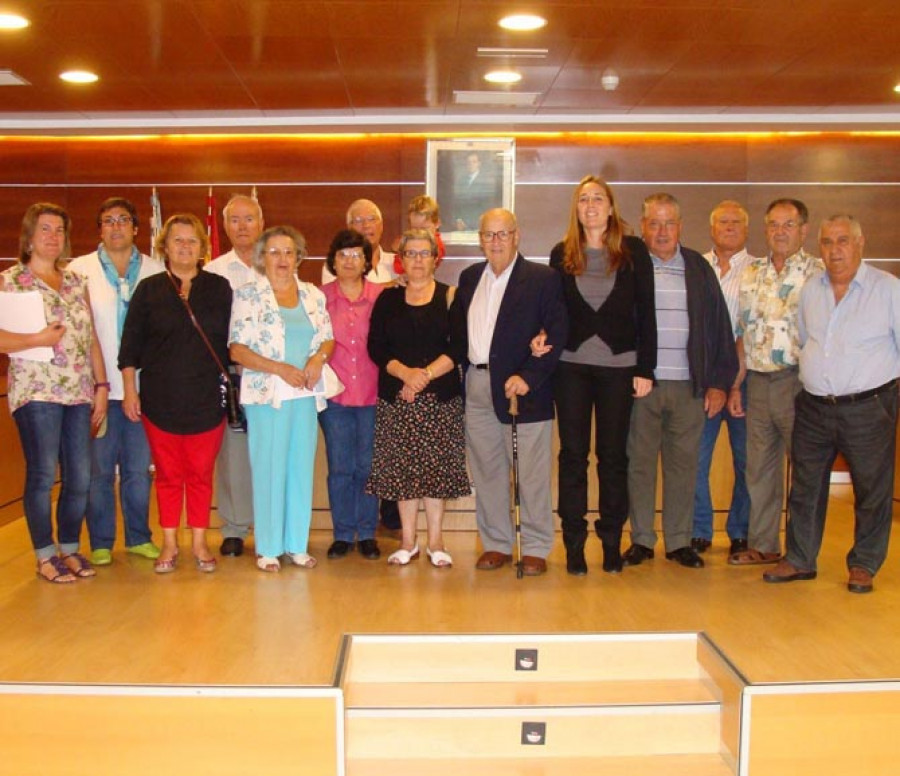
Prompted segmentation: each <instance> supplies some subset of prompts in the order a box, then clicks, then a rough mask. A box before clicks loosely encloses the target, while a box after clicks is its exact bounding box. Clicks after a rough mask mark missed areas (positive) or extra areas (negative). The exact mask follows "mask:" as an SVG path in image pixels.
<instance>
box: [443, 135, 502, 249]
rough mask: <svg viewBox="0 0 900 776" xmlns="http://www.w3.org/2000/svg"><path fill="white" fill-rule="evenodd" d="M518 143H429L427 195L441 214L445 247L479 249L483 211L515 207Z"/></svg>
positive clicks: (468, 141)
mask: <svg viewBox="0 0 900 776" xmlns="http://www.w3.org/2000/svg"><path fill="white" fill-rule="evenodd" d="M515 165H516V141H515V140H511V139H496V140H495V139H490V140H466V139H459V140H429V141H428V165H427V169H426V191H427V193H428V195H429V196H431V197H434V198H435V199H436V200H437V202H438V205H439V206H440V208H441V236H442V237H443V239H444V242H445V243H446V244H447V245H478V219H479V218H480V216H481V214H482V213H483V212H484V211H485V210H489V209H490V208H495V207H503V208H506V209H507V210H512V209H513V207H514V194H515V186H514V183H513V176H514V173H515Z"/></svg>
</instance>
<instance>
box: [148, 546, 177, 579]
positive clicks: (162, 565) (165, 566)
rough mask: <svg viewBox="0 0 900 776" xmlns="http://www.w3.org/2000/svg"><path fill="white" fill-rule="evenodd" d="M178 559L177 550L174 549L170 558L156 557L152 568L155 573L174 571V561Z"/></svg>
mask: <svg viewBox="0 0 900 776" xmlns="http://www.w3.org/2000/svg"><path fill="white" fill-rule="evenodd" d="M177 560H178V551H177V550H176V552H175V554H174V555H173V556H172V557H171V558H166V559H165V560H163V559H162V558H157V559H156V560H155V561H153V570H154V571H155V572H156V573H157V574H171V573H172V572H173V571H175V562H176V561H177Z"/></svg>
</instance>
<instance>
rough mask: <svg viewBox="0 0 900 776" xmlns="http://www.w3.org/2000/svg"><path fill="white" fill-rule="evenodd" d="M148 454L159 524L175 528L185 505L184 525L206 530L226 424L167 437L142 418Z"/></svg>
mask: <svg viewBox="0 0 900 776" xmlns="http://www.w3.org/2000/svg"><path fill="white" fill-rule="evenodd" d="M142 420H143V422H144V430H145V431H146V432H147V441H148V442H149V443H150V453H151V454H152V455H153V463H154V465H155V466H156V500H157V502H158V505H159V524H160V525H161V526H162V527H163V528H178V527H179V526H180V525H181V513H182V510H183V509H184V507H185V504H187V524H188V526H190V527H191V528H209V510H210V508H211V507H212V492H213V472H214V471H215V467H216V456H217V455H218V454H219V448H220V447H221V446H222V436H223V435H224V433H225V421H224V420H223V421H222V422H221V423H220V424H219V425H218V426H216V427H215V428H214V429H211V430H210V431H204V432H202V433H200V434H170V433H169V432H168V431H163V430H162V429H161V428H159V427H158V426H154V425H153V424H152V423H151V422H150V421H149V420H147V416H146V415H144V416H143V418H142Z"/></svg>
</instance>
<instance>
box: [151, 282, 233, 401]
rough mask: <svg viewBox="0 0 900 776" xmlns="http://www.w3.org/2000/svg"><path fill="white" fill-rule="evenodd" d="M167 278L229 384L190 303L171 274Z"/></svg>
mask: <svg viewBox="0 0 900 776" xmlns="http://www.w3.org/2000/svg"><path fill="white" fill-rule="evenodd" d="M166 274H167V275H168V276H169V281H170V282H171V283H172V288H174V289H175V293H176V294H177V295H178V298H179V299H180V300H181V303H182V304H183V305H184V309H185V310H187V314H188V315H189V316H190V318H191V323H192V324H194V328H195V329H196V330H197V333H198V334H199V335H200V338H201V339H202V340H203V344H204V345H206V349H207V350H208V351H209V355H211V356H212V357H213V361H215V362H216V366H217V367H218V368H219V372H221V373H222V377H223V379H224V380H225V382H226V383H229V384H230V383H231V377H230V376H229V374H228V370H227V369H226V368H225V367H224V366H222V360H221V359H220V358H219V357H218V356H217V355H216V351H215V349H214V348H213V346H212V343H211V342H210V341H209V337H207V336H206V332H205V331H203V327H202V326H201V325H200V322H199V321H198V320H197V316H196V315H194V311H193V310H192V309H191V305H190V302H188V300H187V297H185V295H184V294H182V293H181V289H179V288H178V284H177V283H176V282H175V278H173V277H172V273H171V272H166Z"/></svg>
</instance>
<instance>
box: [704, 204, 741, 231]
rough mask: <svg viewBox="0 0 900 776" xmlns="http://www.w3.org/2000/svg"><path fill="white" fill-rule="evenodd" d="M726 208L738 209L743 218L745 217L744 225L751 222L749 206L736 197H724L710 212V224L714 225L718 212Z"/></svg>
mask: <svg viewBox="0 0 900 776" xmlns="http://www.w3.org/2000/svg"><path fill="white" fill-rule="evenodd" d="M726 208H733V209H734V210H737V211H738V212H739V213H740V214H741V218H743V219H744V226H748V225H749V224H750V214H749V213H748V212H747V208H745V207H744V206H743V205H742V204H741V203H740V202H738V201H737V200H736V199H723V200H722V201H721V202H720V203H719V204H718V205H716V206H715V207H714V208H713V209H712V211H711V212H710V214H709V225H710V226H713V225H714V224H715V222H716V213H718V212H719V211H720V210H725V209H726Z"/></svg>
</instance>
